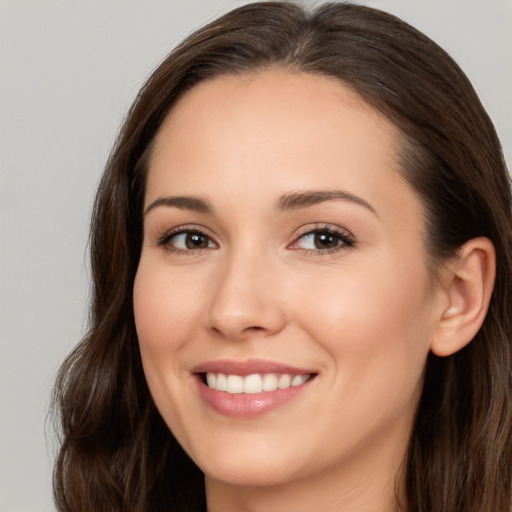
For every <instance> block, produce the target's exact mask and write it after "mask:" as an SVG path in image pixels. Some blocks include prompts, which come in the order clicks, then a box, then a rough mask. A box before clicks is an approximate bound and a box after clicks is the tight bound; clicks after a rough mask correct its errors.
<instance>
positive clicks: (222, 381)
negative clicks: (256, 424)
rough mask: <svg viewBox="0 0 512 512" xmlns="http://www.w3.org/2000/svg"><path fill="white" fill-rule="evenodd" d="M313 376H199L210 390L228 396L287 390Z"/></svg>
mask: <svg viewBox="0 0 512 512" xmlns="http://www.w3.org/2000/svg"><path fill="white" fill-rule="evenodd" d="M314 376H315V374H312V373H309V374H297V375H293V374H290V373H281V374H279V373H278V374H276V373H264V374H259V373H252V374H250V375H246V376H243V375H233V374H225V373H220V372H218V373H215V372H208V373H202V374H200V377H201V381H202V383H203V384H204V385H206V386H208V387H209V388H210V389H214V390H216V391H225V392H226V393H230V394H239V393H247V394H256V393H262V392H266V393H268V392H271V391H276V390H277V389H288V388H291V387H296V386H301V385H302V384H304V383H305V382H307V381H308V380H310V379H311V378H313V377H314Z"/></svg>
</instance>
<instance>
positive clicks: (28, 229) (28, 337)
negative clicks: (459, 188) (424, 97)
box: [0, 0, 512, 512]
mask: <svg viewBox="0 0 512 512" xmlns="http://www.w3.org/2000/svg"><path fill="white" fill-rule="evenodd" d="M243 3H246V2H244V1H234V0H188V1H183V0H182V1H179V0H167V1H157V0H139V1H133V0H132V1H129V0H122V1H118V0H101V1H99V0H98V1H96V0H81V1H78V0H66V1H63V0H55V1H49V0H34V1H32V2H27V1H23V0H11V1H5V0H4V1H3V2H1V1H0V172H1V174H0V284H1V287H0V512H25V511H26V512H28V511H30V512H37V511H51V510H54V507H53V504H52V498H51V489H50V479H51V476H50V475H51V460H52V458H53V453H54V447H53V446H54V443H53V444H52V439H53V438H52V435H51V430H50V431H48V435H47V439H46V438H45V420H46V414H47V408H48V402H49V394H50V390H51V386H52V382H53V379H54V375H55V371H56V368H57V366H58V364H59V362H60V361H61V360H62V359H63V357H64V356H65V354H66V353H67V352H68V351H69V350H70V348H71V347H72V346H73V345H74V344H75V343H76V342H77V341H78V339H79V338H80V336H81V335H82V333H83V332H84V326H85V321H84V314H85V312H86V303H87V297H88V274H87V263H86V243H87V230H88V218H89V213H90V208H91V201H92V197H93V194H94V189H95V186H96V183H97V180H98V177H99V175H100V172H101V169H102V166H103V164H104V162H105V160H106V156H107V153H108V150H109V148H110V146H111V144H112V142H113V140H114V138H115V134H116V132H117V129H118V126H119V124H120V121H121V119H122V117H123V114H124V113H125V111H126V109H127V107H128V106H129V104H130V102H131V100H132V99H133V98H134V96H135V94H136V92H137V90H138V88H139V87H140V85H141V84H142V83H143V81H144V78H145V77H146V76H147V75H148V73H149V72H150V71H151V70H152V69H153V68H154V67H155V66H156V65H157V64H158V63H159V61H160V60H161V59H162V58H163V57H164V55H165V54H166V53H167V52H168V51H169V50H170V49H171V48H172V47H173V46H174V45H175V44H176V43H177V42H178V41H179V40H181V39H182V38H183V37H184V36H185V35H187V34H188V33H189V32H190V31H191V30H192V29H193V28H195V27H197V26H199V25H200V24H203V23H204V22H206V21H208V20H210V19H212V18H214V17H215V16H217V15H218V14H220V13H222V12H224V11H226V10H227V9H229V8H231V7H235V6H238V5H241V4H243ZM309 3H310V4H312V2H309ZM363 3H364V2H363ZM366 3H367V4H369V5H374V6H377V7H380V8H382V9H384V10H389V11H390V12H393V13H395V14H398V15H399V16H401V17H403V18H404V19H405V20H407V21H409V22H411V23H412V24H413V25H415V26H417V27H418V28H419V29H421V30H423V31H424V32H426V33H427V34H428V35H429V36H431V37H432V38H433V39H434V40H436V41H437V42H438V43H440V44H441V45H442V46H443V47H445V48H446V49H447V50H448V51H449V52H450V53H451V54H452V55H453V56H454V57H455V59H456V60H457V61H458V62H459V63H460V64H461V66H462V68H463V69H464V70H465V71H466V72H467V74H468V75H469V77H470V79H471V80H472V81H473V83H474V85H475V87H476V89H477V91H478V92H479V94H480V96H481V98H482V101H483V103H484V105H485V106H486V108H487V109H488V111H489V113H490V115H491V117H492V118H493V120H494V122H495V124H496V126H497V129H498V132H499V133H500V135H501V139H502V142H503V146H504V149H505V154H506V158H507V161H508V165H509V168H510V167H511V161H512V160H511V159H512V121H511V119H512V35H511V34H512V0H486V1H485V2H483V1H482V0H429V1H426V0H375V1H368V2H366Z"/></svg>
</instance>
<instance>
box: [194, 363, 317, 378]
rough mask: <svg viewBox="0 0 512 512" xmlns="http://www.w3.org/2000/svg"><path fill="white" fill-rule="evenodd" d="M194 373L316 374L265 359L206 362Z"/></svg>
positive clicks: (198, 366) (195, 367) (197, 367)
mask: <svg viewBox="0 0 512 512" xmlns="http://www.w3.org/2000/svg"><path fill="white" fill-rule="evenodd" d="M191 372H192V373H224V374H226V375H240V376H245V375H252V374H255V373H286V374H290V375H309V374H312V373H316V372H314V371H313V370H308V369H304V368H297V367H295V366H290V365H287V364H282V363H278V362H275V361H266V360H264V359H247V360H245V361H235V360H229V359H218V360H214V361H205V362H203V363H200V364H198V365H196V366H194V367H193V368H192V370H191Z"/></svg>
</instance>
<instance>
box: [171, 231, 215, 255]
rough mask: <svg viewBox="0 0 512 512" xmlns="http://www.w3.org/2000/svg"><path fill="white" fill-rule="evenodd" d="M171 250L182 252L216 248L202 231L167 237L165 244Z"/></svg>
mask: <svg viewBox="0 0 512 512" xmlns="http://www.w3.org/2000/svg"><path fill="white" fill-rule="evenodd" d="M162 245H166V246H167V247H169V248H170V249H176V250H178V251H179V250H181V251H194V250H199V249H210V248H214V247H216V245H215V244H214V242H213V241H212V239H211V238H210V237H209V236H208V235H205V234H204V233H201V232H200V231H182V232H181V233H176V234H174V235H171V236H169V237H166V240H164V243H163V244H162Z"/></svg>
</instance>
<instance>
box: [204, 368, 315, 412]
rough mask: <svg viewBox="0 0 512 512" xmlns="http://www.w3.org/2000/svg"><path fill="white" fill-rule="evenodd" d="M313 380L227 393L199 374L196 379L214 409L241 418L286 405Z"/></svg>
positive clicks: (206, 399)
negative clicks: (259, 389) (289, 385)
mask: <svg viewBox="0 0 512 512" xmlns="http://www.w3.org/2000/svg"><path fill="white" fill-rule="evenodd" d="M312 380H313V378H310V379H309V380H307V381H306V382H304V384H301V385H300V386H292V387H289V388H285V389H276V390H275V391H262V392H261V393H227V392H226V391H217V390H216V389H212V388H209V387H208V386H207V385H206V384H204V383H203V381H202V379H201V378H200V377H199V376H197V379H196V381H197V383H198V387H199V394H200V395H201V397H202V399H203V400H204V401H205V402H206V403H207V404H208V405H209V406H210V407H211V408H212V409H213V410H214V411H216V412H218V413H220V414H222V415H224V416H236V417H240V418H254V417H255V416H259V415H261V414H265V413H267V412H270V411H273V410H274V409H277V408H278V407H280V406H282V405H285V404H286V403H288V402H290V401H291V400H293V399H294V398H295V397H296V396H298V395H299V394H300V393H302V392H303V391H304V390H305V388H307V387H308V386H309V384H310V382H311V381H312Z"/></svg>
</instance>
